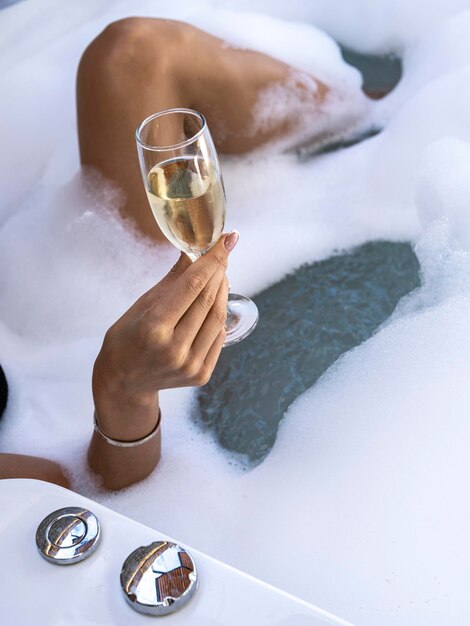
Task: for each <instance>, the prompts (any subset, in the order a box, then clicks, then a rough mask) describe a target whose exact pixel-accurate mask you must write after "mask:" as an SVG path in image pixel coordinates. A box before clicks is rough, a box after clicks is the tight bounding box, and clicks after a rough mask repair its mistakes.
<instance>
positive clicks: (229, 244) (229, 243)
mask: <svg viewBox="0 0 470 626" xmlns="http://www.w3.org/2000/svg"><path fill="white" fill-rule="evenodd" d="M239 239H240V233H239V232H238V230H232V232H231V233H229V234H228V235H226V237H225V239H224V246H225V249H226V250H227V252H232V250H233V249H234V248H235V246H236V245H237V243H238V240H239Z"/></svg>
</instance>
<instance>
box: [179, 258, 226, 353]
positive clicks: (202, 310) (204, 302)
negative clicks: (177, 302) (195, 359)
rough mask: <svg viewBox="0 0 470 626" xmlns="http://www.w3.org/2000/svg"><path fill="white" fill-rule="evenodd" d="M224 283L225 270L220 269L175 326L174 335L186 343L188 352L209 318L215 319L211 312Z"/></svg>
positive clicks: (180, 341)
mask: <svg viewBox="0 0 470 626" xmlns="http://www.w3.org/2000/svg"><path fill="white" fill-rule="evenodd" d="M224 281H225V273H224V268H223V267H220V268H219V269H218V270H217V271H216V272H215V273H214V274H213V275H212V276H211V278H210V279H209V282H208V283H207V285H206V286H205V287H204V289H203V290H202V291H201V293H200V294H199V295H198V296H197V298H196V299H195V300H194V302H193V303H192V304H191V306H190V307H189V309H188V310H187V311H186V313H185V314H184V315H183V317H182V318H181V319H180V320H179V322H178V323H177V325H176V326H175V328H174V335H173V336H174V338H175V340H176V341H177V342H178V343H184V344H185V345H186V346H187V348H188V351H189V349H190V348H191V347H192V344H193V341H194V339H195V337H196V335H197V334H198V332H199V330H200V329H201V327H202V325H203V324H204V323H205V321H206V320H207V318H208V317H210V319H211V320H213V319H214V315H213V314H212V315H211V312H212V309H213V307H214V305H215V302H216V300H217V296H218V294H219V290H220V287H221V285H222V283H223V282H224ZM219 308H220V306H219ZM219 330H220V329H219ZM212 341H213V339H212ZM212 341H211V343H212Z"/></svg>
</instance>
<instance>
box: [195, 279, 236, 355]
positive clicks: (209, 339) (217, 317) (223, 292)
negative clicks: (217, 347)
mask: <svg viewBox="0 0 470 626" xmlns="http://www.w3.org/2000/svg"><path fill="white" fill-rule="evenodd" d="M227 300H228V280H227V278H226V277H225V276H224V277H223V278H222V281H221V283H220V285H219V289H218V291H217V294H216V296H215V299H214V302H213V304H212V306H211V308H210V311H209V313H208V314H207V316H206V317H205V319H203V322H202V324H201V325H200V328H199V330H198V332H197V335H196V336H195V338H194V341H193V342H192V347H191V350H192V352H193V354H197V355H198V358H201V359H205V358H206V356H207V354H208V352H209V350H210V348H211V346H212V344H213V343H214V341H215V340H216V338H217V337H218V335H219V333H220V331H221V330H223V329H224V327H225V320H226V319H227ZM193 306H194V305H193ZM192 308H193V307H191V309H192ZM191 309H190V310H191Z"/></svg>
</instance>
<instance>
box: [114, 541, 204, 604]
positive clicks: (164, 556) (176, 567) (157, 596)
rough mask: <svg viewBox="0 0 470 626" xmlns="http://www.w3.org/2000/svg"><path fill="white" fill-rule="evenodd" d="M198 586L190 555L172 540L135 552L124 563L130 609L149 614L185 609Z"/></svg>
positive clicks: (123, 570)
mask: <svg viewBox="0 0 470 626" xmlns="http://www.w3.org/2000/svg"><path fill="white" fill-rule="evenodd" d="M197 584H198V577H197V572H196V566H195V564H194V561H193V559H192V558H191V556H190V554H189V552H187V551H186V550H185V549H184V548H182V547H181V546H179V545H178V544H176V543H172V542H170V541H155V542H154V543H151V544H150V545H149V546H141V547H140V548H137V550H134V552H132V553H131V554H130V555H129V556H128V557H127V559H126V560H125V561H124V564H123V566H122V571H121V587H122V590H123V592H124V595H125V598H126V600H127V602H128V603H129V604H130V606H131V607H132V608H133V609H134V610H136V611H139V613H145V614H146V615H168V614H169V613H174V612H175V611H178V610H179V609H180V608H181V607H183V606H184V605H185V604H186V603H187V602H188V601H189V600H190V599H191V598H192V596H193V594H194V592H195V591H196V588H197Z"/></svg>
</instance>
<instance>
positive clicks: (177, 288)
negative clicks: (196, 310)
mask: <svg viewBox="0 0 470 626" xmlns="http://www.w3.org/2000/svg"><path fill="white" fill-rule="evenodd" d="M238 238H239V234H238V232H237V231H233V232H232V233H230V234H229V235H222V237H221V238H220V239H219V241H218V242H217V243H216V244H215V246H214V247H213V248H212V249H211V250H209V252H208V253H207V254H205V255H204V256H202V257H201V258H200V259H198V260H197V261H195V262H194V263H193V264H192V265H191V266H190V267H188V268H187V269H186V270H185V271H184V272H183V273H182V274H181V275H180V276H179V277H178V278H177V280H176V281H175V282H174V292H173V302H172V309H173V314H174V318H175V323H176V322H177V321H178V320H179V319H181V317H182V316H183V315H184V313H185V312H186V311H187V310H188V309H189V307H190V306H191V305H192V304H193V302H194V301H195V300H196V298H197V297H198V296H199V294H200V293H201V292H202V291H203V289H204V288H205V287H206V285H207V283H208V282H209V280H210V279H211V277H212V276H213V275H214V274H215V273H216V272H217V271H219V272H220V270H222V271H223V273H225V270H226V268H227V264H228V255H229V254H230V252H231V251H232V250H233V248H234V247H235V246H236V244H237V242H238ZM206 314H207V311H206Z"/></svg>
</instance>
